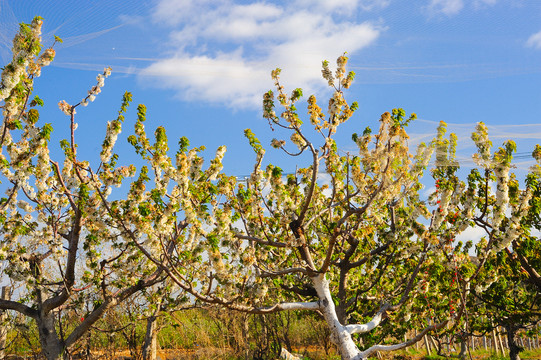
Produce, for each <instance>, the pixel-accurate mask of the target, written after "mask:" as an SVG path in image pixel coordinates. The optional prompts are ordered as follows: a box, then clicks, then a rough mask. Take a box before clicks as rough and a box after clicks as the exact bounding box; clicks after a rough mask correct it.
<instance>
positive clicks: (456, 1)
mask: <svg viewBox="0 0 541 360" xmlns="http://www.w3.org/2000/svg"><path fill="white" fill-rule="evenodd" d="M463 7H464V2H463V1H462V0H430V3H429V4H428V6H427V10H428V13H429V14H430V15H437V14H444V15H447V16H453V15H456V14H458V13H459V12H460V10H462V8H463Z"/></svg>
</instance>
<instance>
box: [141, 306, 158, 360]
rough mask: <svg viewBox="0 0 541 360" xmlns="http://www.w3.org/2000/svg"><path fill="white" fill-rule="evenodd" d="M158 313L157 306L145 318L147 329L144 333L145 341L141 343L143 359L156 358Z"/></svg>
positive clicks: (153, 359) (150, 359) (152, 359)
mask: <svg viewBox="0 0 541 360" xmlns="http://www.w3.org/2000/svg"><path fill="white" fill-rule="evenodd" d="M158 313H159V306H158V308H157V309H156V310H155V311H154V314H152V316H150V317H149V318H148V319H147V331H146V333H145V342H144V344H143V351H142V353H143V354H142V356H143V360H156V358H157V351H158V331H157V326H158V321H157V320H158Z"/></svg>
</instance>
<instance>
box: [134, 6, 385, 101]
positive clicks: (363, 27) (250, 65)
mask: <svg viewBox="0 0 541 360" xmlns="http://www.w3.org/2000/svg"><path fill="white" fill-rule="evenodd" d="M304 2H305V0H297V1H293V2H291V3H289V4H287V5H281V4H280V5H278V4H271V3H266V2H255V3H251V4H242V5H241V4H236V3H234V2H232V1H225V0H224V1H220V2H212V4H210V1H206V0H205V1H201V2H198V3H197V6H195V5H194V4H195V2H193V1H189V0H182V1H176V0H161V1H160V2H159V3H158V4H157V6H156V8H155V11H154V14H153V19H154V21H156V23H159V24H162V25H166V26H169V27H170V28H171V30H170V38H169V45H170V54H169V55H168V58H165V59H163V60H158V61H155V62H154V63H153V64H151V65H150V66H149V67H147V68H146V69H145V70H143V71H142V74H141V76H142V77H144V79H145V81H150V82H151V83H153V84H155V85H160V86H166V87H168V88H170V89H172V90H174V91H176V92H177V94H178V95H179V96H180V97H182V98H184V99H191V100H193V99H200V100H204V101H211V102H220V103H225V104H227V105H229V106H232V107H259V106H260V104H261V95H262V93H263V92H264V91H266V90H268V89H269V88H271V87H272V81H271V79H270V71H271V70H272V69H274V68H276V67H280V68H282V69H284V71H283V72H282V78H283V83H284V85H286V87H287V86H288V85H289V86H291V87H303V89H304V90H305V92H306V93H309V92H311V91H313V90H314V89H316V88H318V87H320V86H324V85H325V81H324V80H322V79H321V75H320V74H321V71H320V70H321V61H322V60H325V59H327V60H334V59H336V58H337V57H338V56H340V55H341V54H342V53H343V52H344V51H347V52H348V53H349V54H352V53H355V52H357V51H359V50H361V49H362V48H364V47H366V46H368V45H370V44H371V43H373V42H374V41H375V40H376V39H377V37H378V36H379V34H380V32H381V31H382V30H383V28H382V27H381V26H379V25H378V24H377V23H372V22H362V23H360V22H355V21H350V17H349V16H347V15H344V14H343V13H342V11H343V10H344V9H355V8H357V7H362V8H364V6H372V7H373V6H385V4H386V3H387V2H388V0H339V1H335V2H333V1H320V2H317V3H314V4H313V6H309V5H306V6H304V7H303V6H301V5H303V4H304ZM310 3H311V2H310ZM216 4H218V5H216ZM321 7H325V9H326V11H321Z"/></svg>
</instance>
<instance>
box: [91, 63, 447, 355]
mask: <svg viewBox="0 0 541 360" xmlns="http://www.w3.org/2000/svg"><path fill="white" fill-rule="evenodd" d="M346 63H347V57H346V56H341V57H339V58H338V60H337V69H336V70H335V71H333V72H332V71H331V70H330V68H329V64H328V62H326V61H325V62H323V70H322V73H323V77H324V79H325V80H326V81H327V82H328V84H329V86H330V88H331V90H332V97H331V99H330V100H329V105H328V114H327V115H324V113H323V110H322V109H321V108H320V107H319V105H318V104H317V101H316V97H315V96H313V95H312V96H309V97H308V99H307V104H308V117H309V122H310V125H311V126H310V125H309V129H305V126H303V122H302V120H301V116H300V114H299V112H298V110H297V107H296V106H297V105H298V103H299V101H300V99H301V98H302V96H303V93H302V90H301V89H295V90H293V91H292V93H291V95H288V94H286V92H285V90H284V88H283V86H282V85H281V84H280V81H279V74H280V70H279V69H277V70H275V71H273V72H272V78H273V79H274V81H275V85H276V94H275V93H274V92H273V91H269V92H267V93H266V94H265V95H264V99H263V114H264V115H263V116H264V117H265V118H266V119H267V120H268V121H269V125H270V126H271V127H272V128H276V129H277V130H280V131H281V133H283V134H287V136H289V137H290V144H287V143H286V141H285V140H279V139H275V140H273V141H272V144H271V145H272V146H273V147H274V148H277V149H281V150H283V151H284V153H285V155H286V156H299V159H306V158H308V159H309V160H308V163H307V164H306V165H305V166H304V167H298V168H297V170H296V171H295V172H294V173H292V174H287V175H286V174H284V173H283V170H282V169H281V168H280V167H278V166H276V165H272V164H268V165H267V166H264V165H263V158H264V154H265V150H264V149H263V146H262V145H261V144H260V142H259V140H258V139H257V137H256V136H255V134H253V132H252V131H251V130H249V129H247V130H246V131H245V136H246V137H247V139H248V141H249V143H250V145H251V147H252V149H253V150H254V152H255V156H256V160H255V165H254V169H253V172H252V174H251V175H250V177H249V178H248V179H247V180H246V181H239V180H237V178H236V177H234V176H227V175H225V174H223V173H221V169H222V159H223V157H224V154H225V150H226V148H225V146H221V147H219V148H218V149H217V151H216V155H215V157H214V158H213V159H211V160H210V162H209V164H208V166H207V167H206V168H205V167H204V164H205V163H204V160H203V158H202V155H201V152H202V151H203V150H204V148H203V147H192V148H190V145H189V141H188V140H187V139H186V138H181V139H180V141H179V146H178V148H177V151H176V155H175V156H174V157H171V156H169V151H170V149H169V142H168V139H167V136H166V131H165V129H164V128H163V127H157V128H156V130H155V131H154V140H152V141H151V140H150V139H149V137H148V136H147V132H146V130H145V122H146V108H145V107H144V106H143V105H139V107H138V120H137V122H136V124H135V128H134V135H131V136H129V138H128V141H129V142H130V143H131V144H132V145H133V147H134V149H135V151H136V153H137V154H139V155H140V157H141V159H142V160H143V161H146V162H147V164H148V165H145V166H141V167H140V169H139V171H138V175H137V179H136V180H135V181H134V182H133V183H132V184H131V186H130V190H129V192H128V194H127V196H126V198H124V199H117V200H114V201H109V200H107V199H105V198H102V202H101V204H100V207H102V209H104V211H106V212H107V222H108V223H110V224H111V226H112V227H114V228H116V229H119V231H120V233H121V236H122V237H123V238H125V239H129V240H130V241H131V243H132V244H134V245H135V246H136V247H137V248H138V249H139V250H140V252H141V253H143V254H144V255H145V256H147V257H148V258H149V259H150V260H151V261H152V262H153V263H154V264H155V265H156V266H157V267H158V268H161V269H163V270H164V271H165V272H167V274H168V275H169V276H170V278H171V279H172V280H173V281H174V282H175V283H176V284H177V285H178V286H179V287H180V288H181V289H182V290H184V291H186V292H187V293H189V294H191V295H192V296H193V297H194V299H195V300H196V301H198V302H203V303H211V304H218V305H222V306H225V307H227V308H229V309H232V310H237V311H243V312H249V313H259V314H265V313H271V312H278V311H288V310H305V311H316V312H318V313H320V314H321V315H322V317H323V318H324V320H325V321H326V323H327V326H328V328H329V330H330V333H331V339H332V341H333V342H334V344H335V345H336V346H337V348H338V350H339V352H340V354H341V355H342V357H343V358H344V359H365V358H367V357H369V356H370V355H371V354H374V353H375V352H376V351H390V350H396V349H400V348H404V347H406V346H409V345H411V344H413V343H415V342H416V341H419V340H420V339H422V337H423V336H424V335H425V334H426V333H427V332H429V331H431V330H434V329H438V328H441V327H443V326H444V325H445V324H446V323H447V322H448V321H449V319H446V320H444V321H442V322H439V323H437V324H436V323H433V324H427V323H426V321H425V322H424V323H420V324H419V326H420V332H419V334H418V335H417V336H415V337H413V338H411V339H409V340H407V341H405V342H399V343H397V344H395V345H382V344H379V343H376V344H373V345H371V346H369V347H368V348H366V349H364V350H361V348H360V347H359V346H358V344H357V343H356V342H355V340H354V337H355V336H354V335H355V334H364V333H369V332H373V331H376V330H377V329H378V328H380V327H381V325H382V324H383V323H384V322H385V321H384V320H385V319H388V320H389V321H388V322H391V321H393V323H394V324H397V323H400V322H402V323H404V321H406V322H407V321H408V319H409V317H410V316H411V315H412V314H411V312H413V311H417V312H419V311H426V304H424V305H423V304H421V303H420V302H418V301H416V298H417V297H420V296H422V294H423V291H424V290H423V286H422V281H421V279H420V273H421V269H422V268H423V267H424V266H426V263H427V261H428V259H431V258H432V256H433V254H434V253H435V252H438V253H440V252H441V251H440V248H439V246H438V245H439V242H438V241H437V240H435V239H434V236H433V235H432V233H433V231H435V230H434V229H437V228H438V226H439V223H441V221H440V220H434V219H433V222H434V224H433V225H426V224H425V223H426V221H427V220H426V219H430V218H431V217H432V218H434V216H433V215H431V213H430V211H429V209H428V208H427V206H426V204H425V203H424V202H423V201H421V200H420V198H419V194H418V193H419V190H420V189H421V188H422V185H421V184H420V182H419V179H420V178H421V176H422V174H423V171H424V170H425V168H426V167H427V164H428V162H429V161H430V157H431V154H432V152H433V151H434V149H435V147H436V145H437V143H438V141H439V142H443V138H442V136H443V133H444V131H443V130H441V131H440V135H438V136H439V138H437V139H435V140H434V141H433V142H432V143H430V144H428V145H425V144H422V145H421V146H420V147H419V148H418V149H417V152H416V154H415V155H412V154H410V152H409V148H408V136H407V134H406V131H405V128H406V126H407V124H408V123H409V122H410V121H412V120H414V119H415V115H414V114H412V115H411V116H410V117H406V114H405V112H404V111H403V110H402V109H395V110H393V111H392V113H385V114H383V115H382V116H381V119H380V126H379V130H378V131H377V132H376V133H375V134H372V131H371V129H370V128H366V129H365V130H364V132H363V133H362V135H354V136H353V140H354V143H355V145H356V148H357V149H356V150H355V151H354V152H351V153H344V152H341V151H340V150H339V148H338V145H337V143H336V141H335V140H334V135H335V133H336V131H337V128H338V127H339V126H340V124H342V123H344V122H346V121H347V120H348V119H350V117H351V116H352V115H353V113H354V111H355V110H356V109H357V104H356V103H352V104H351V105H349V104H348V103H347V102H346V100H345V98H344V90H346V89H347V88H349V86H350V84H351V82H352V81H353V77H354V73H353V72H349V73H346V70H345V67H346ZM276 101H277V102H278V103H279V104H280V106H281V107H282V108H283V111H282V113H281V114H280V115H277V114H276V111H277V108H276V104H275V102H276ZM442 127H443V126H442ZM118 131H120V130H119V129H118ZM318 143H319V144H318ZM291 146H292V147H293V149H292V148H291ZM306 155H307V156H306ZM110 169H111V171H112V172H116V171H117V170H116V169H113V168H110ZM435 216H436V219H439V218H438V216H440V215H435ZM424 218H425V220H423V219H424ZM438 221H439V223H438ZM430 261H431V262H433V261H432V260H430ZM333 294H334V295H333ZM335 300H336V301H335ZM415 306H417V307H421V309H420V310H419V308H415V309H414V307H415ZM423 309H424V310H423ZM402 329H403V330H404V329H405V327H404V326H403V327H402Z"/></svg>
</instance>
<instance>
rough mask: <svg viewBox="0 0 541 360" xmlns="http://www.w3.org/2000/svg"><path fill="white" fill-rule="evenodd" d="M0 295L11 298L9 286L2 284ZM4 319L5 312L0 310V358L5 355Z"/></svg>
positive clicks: (5, 325) (6, 334)
mask: <svg viewBox="0 0 541 360" xmlns="http://www.w3.org/2000/svg"><path fill="white" fill-rule="evenodd" d="M1 295H2V297H0V299H2V300H10V299H11V287H9V286H3V287H2V294H1ZM4 321H7V314H6V313H5V312H4V311H2V310H0V359H3V358H4V355H5V353H4V352H5V346H6V340H7V336H8V328H9V327H8V325H7V324H4Z"/></svg>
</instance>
